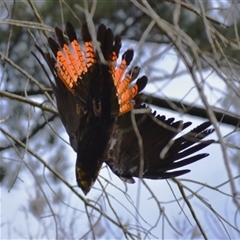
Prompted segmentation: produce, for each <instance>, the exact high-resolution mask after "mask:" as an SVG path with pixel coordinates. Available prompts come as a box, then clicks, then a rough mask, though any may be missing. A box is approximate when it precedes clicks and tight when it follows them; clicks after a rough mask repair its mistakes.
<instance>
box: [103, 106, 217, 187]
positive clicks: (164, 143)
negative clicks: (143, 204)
mask: <svg viewBox="0 0 240 240" xmlns="http://www.w3.org/2000/svg"><path fill="white" fill-rule="evenodd" d="M136 110H137V112H138V114H136V115H133V117H134V119H135V120H134V121H133V122H132V120H131V115H130V114H125V115H123V116H122V117H121V118H119V119H118V122H117V124H116V125H115V126H114V131H113V135H112V138H111V140H110V142H109V146H108V147H109V151H108V153H107V156H106V158H107V160H106V161H105V162H106V163H107V164H108V166H109V167H110V168H111V169H112V171H113V172H114V173H115V174H116V175H117V176H119V177H120V178H121V179H122V180H124V181H126V182H129V183H134V179H133V177H142V178H148V179H166V178H173V177H177V176H179V175H182V174H185V173H187V172H189V171H190V170H185V169H184V170H175V169H178V168H180V167H183V166H185V165H188V164H191V163H193V162H195V161H198V160H200V159H202V158H205V157H206V156H208V154H205V153H201V154H196V155H193V154H194V153H196V152H197V151H199V150H201V149H203V148H205V147H207V146H208V145H209V144H211V143H212V142H213V140H208V141H201V140H202V139H203V138H205V137H206V136H208V135H209V134H211V133H212V132H213V129H208V128H209V126H210V125H211V123H210V122H205V123H203V124H201V125H199V126H198V127H196V128H194V129H193V130H191V131H190V132H188V133H186V134H184V135H183V136H181V137H178V138H176V135H177V134H178V133H180V132H181V131H182V130H184V129H185V128H187V127H189V126H190V125H191V124H192V123H191V122H185V123H184V122H182V121H175V119H174V118H169V119H166V117H165V116H160V115H156V112H151V110H150V109H149V108H147V107H146V106H144V105H142V106H141V107H140V108H138V109H136ZM139 140H140V141H139ZM141 167H142V168H141ZM172 170H174V171H172Z"/></svg>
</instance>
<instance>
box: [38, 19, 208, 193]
mask: <svg viewBox="0 0 240 240" xmlns="http://www.w3.org/2000/svg"><path fill="white" fill-rule="evenodd" d="M55 33H56V36H57V39H58V43H59V44H58V43H57V42H56V41H55V40H54V39H53V38H49V39H48V43H49V46H50V48H51V50H52V52H53V55H52V54H50V53H44V52H43V51H42V50H41V49H40V48H39V47H37V48H38V49H39V51H40V52H41V53H42V55H43V56H44V58H45V60H46V62H47V63H48V65H49V68H50V69H51V72H52V74H53V76H54V81H52V80H51V78H50V77H49V76H48V74H47V71H46V70H45V69H44V71H45V73H46V74H47V76H48V78H49V81H50V83H51V86H52V88H53V91H54V94H55V96H56V102H57V107H58V111H59V115H60V118H61V120H62V123H63V125H64V127H65V129H66V131H67V133H68V135H69V140H70V144H71V146H72V148H73V149H74V151H75V152H76V153H77V161H76V179H77V183H78V186H79V187H80V188H81V189H82V190H83V192H84V193H85V194H87V193H88V192H89V191H90V189H91V186H92V185H93V183H94V182H95V180H96V178H97V176H98V173H99V171H100V168H101V166H102V163H103V162H106V164H107V165H108V166H109V167H110V168H111V169H112V171H113V172H114V173H115V174H116V175H118V176H119V177H120V178H121V179H123V180H125V181H127V182H130V183H131V182H134V180H133V177H144V178H149V179H164V178H172V177H175V176H179V175H181V174H184V173H187V172H188V171H189V170H178V171H173V172H169V170H172V169H175V168H178V167H181V166H185V165H186V164H189V163H192V162H195V161H197V160H199V159H202V158H204V157H206V156H207V154H198V155H195V156H192V157H191V156H190V157H189V155H191V154H193V153H195V152H197V151H198V150H200V149H202V148H204V147H206V146H208V145H209V144H211V143H212V141H206V142H204V143H198V142H199V141H200V140H202V139H203V138H204V137H206V136H207V135H209V134H210V133H211V132H212V130H207V128H208V127H209V126H210V125H211V124H210V123H209V122H206V123H204V124H202V125H200V126H199V127H197V128H195V129H194V130H192V131H191V132H190V133H188V134H185V135H183V136H182V137H180V138H177V139H173V138H174V137H175V136H176V135H177V133H179V132H181V131H182V130H183V129H185V128H186V127H188V126H189V125H190V124H191V123H189V122H187V123H183V122H182V121H178V122H174V119H173V118H170V119H166V118H165V116H159V115H157V114H156V113H155V112H154V113H152V112H151V110H150V109H149V108H148V107H147V106H146V105H145V104H143V103H142V100H141V98H140V95H139V92H140V91H141V90H142V89H143V88H144V87H145V85H146V84H147V77H146V76H142V77H140V78H138V79H137V81H136V82H135V83H134V84H133V83H132V82H133V81H134V80H135V79H136V78H137V77H138V74H139V71H140V68H139V67H135V68H132V69H131V70H130V71H129V72H128V73H126V69H127V67H128V66H129V64H130V63H131V61H132V58H133V50H132V49H129V50H127V51H126V52H125V53H124V54H123V56H122V61H121V63H120V65H117V64H116V63H117V58H118V54H119V51H120V48H121V38H120V37H119V36H114V35H113V33H112V31H111V29H109V28H108V29H107V28H106V27H105V26H104V25H103V24H102V25H100V26H99V28H98V31H97V34H96V40H97V41H98V43H99V47H98V48H94V46H93V43H92V36H91V34H90V31H89V29H88V26H87V24H84V25H83V28H82V37H83V41H84V45H85V53H84V52H83V51H82V49H81V47H80V44H79V43H78V41H77V36H76V33H75V30H74V28H73V26H72V25H71V24H70V23H69V22H68V23H67V25H66V33H67V35H68V40H69V43H68V42H67V40H65V38H64V36H63V33H62V31H61V30H60V29H59V28H57V27H56V28H55ZM102 57H103V58H104V62H103V61H102ZM132 109H134V112H137V114H133V113H131V110H132ZM133 119H134V121H132V120H133Z"/></svg>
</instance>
